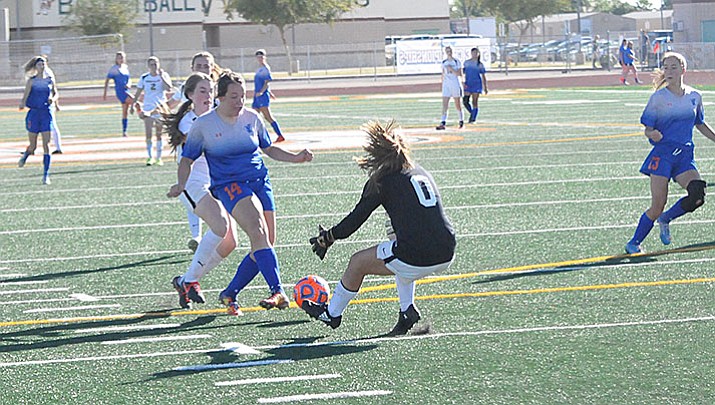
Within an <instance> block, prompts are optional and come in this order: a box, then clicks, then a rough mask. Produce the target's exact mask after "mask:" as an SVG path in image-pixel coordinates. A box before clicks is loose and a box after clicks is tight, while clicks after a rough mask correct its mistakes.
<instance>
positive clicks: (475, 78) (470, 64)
mask: <svg viewBox="0 0 715 405" xmlns="http://www.w3.org/2000/svg"><path fill="white" fill-rule="evenodd" d="M486 72H487V69H486V68H485V67H484V64H483V63H482V62H477V61H476V60H471V59H467V60H466V61H464V91H465V92H466V93H483V91H484V85H483V83H482V75H483V74H485V73H486Z"/></svg>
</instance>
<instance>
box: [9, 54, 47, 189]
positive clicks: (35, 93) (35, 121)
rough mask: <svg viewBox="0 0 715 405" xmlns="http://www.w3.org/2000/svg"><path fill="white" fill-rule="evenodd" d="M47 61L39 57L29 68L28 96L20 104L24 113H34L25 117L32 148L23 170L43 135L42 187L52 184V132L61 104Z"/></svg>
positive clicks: (33, 59)
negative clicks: (54, 114) (56, 107)
mask: <svg viewBox="0 0 715 405" xmlns="http://www.w3.org/2000/svg"><path fill="white" fill-rule="evenodd" d="M46 63H47V60H46V59H45V58H44V57H42V56H35V57H33V58H32V59H30V60H29V61H28V62H27V63H26V64H25V76H26V77H27V83H26V84H25V92H24V94H23V95H22V100H20V105H19V108H20V111H22V110H24V109H25V107H27V108H29V109H30V110H29V111H28V112H27V116H26V117H25V127H26V129H27V136H28V138H29V141H30V145H29V146H28V147H27V149H25V152H24V153H23V154H22V157H21V158H20V161H19V162H18V164H17V165H18V166H19V167H23V166H25V162H27V158H28V157H29V156H30V155H32V154H34V153H35V149H37V136H38V135H40V134H41V135H42V149H43V152H44V155H43V160H42V162H43V175H42V184H50V161H51V159H50V131H51V125H52V104H54V103H55V102H56V101H57V89H56V88H55V82H54V79H53V77H52V75H50V74H49V73H48V72H47V70H46V68H45V67H46Z"/></svg>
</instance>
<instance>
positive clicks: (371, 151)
mask: <svg viewBox="0 0 715 405" xmlns="http://www.w3.org/2000/svg"><path fill="white" fill-rule="evenodd" d="M361 129H362V130H363V131H365V133H366V134H367V145H365V146H364V149H365V152H367V154H366V155H365V156H362V157H358V158H355V161H356V162H357V164H358V166H359V167H360V168H361V169H363V170H365V171H366V172H367V174H368V176H370V180H368V183H369V184H370V186H371V187H378V188H379V182H380V179H382V177H383V176H385V175H386V174H389V173H394V172H401V171H402V170H407V169H411V168H412V167H414V164H413V162H412V158H411V157H410V148H409V147H408V145H407V142H405V139H404V138H403V137H402V136H401V135H400V133H399V126H398V124H397V122H396V121H395V120H394V119H393V120H390V121H388V122H387V124H386V125H382V123H380V122H379V121H369V122H367V123H366V124H364V125H363V126H362V128H361Z"/></svg>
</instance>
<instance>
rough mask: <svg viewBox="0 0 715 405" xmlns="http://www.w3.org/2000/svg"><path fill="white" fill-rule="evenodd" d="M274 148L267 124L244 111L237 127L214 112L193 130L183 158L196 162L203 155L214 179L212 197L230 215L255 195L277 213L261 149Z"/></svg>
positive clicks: (183, 152) (242, 110)
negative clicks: (234, 209)
mask: <svg viewBox="0 0 715 405" xmlns="http://www.w3.org/2000/svg"><path fill="white" fill-rule="evenodd" d="M269 146H271V138H270V137H269V135H268V131H266V127H265V125H264V124H263V120H262V119H261V118H260V116H259V115H258V113H257V112H256V111H254V110H251V109H247V108H243V109H241V112H240V113H239V115H238V117H237V119H236V122H235V123H234V124H229V123H226V122H225V121H224V120H223V119H221V117H220V116H219V115H218V113H217V112H216V110H212V111H210V112H208V113H206V114H204V115H202V116H201V117H199V118H197V119H196V121H194V123H193V125H192V126H191V130H190V131H189V136H188V138H187V140H186V144H185V145H184V149H183V151H182V153H181V156H183V157H187V158H189V159H192V160H196V159H198V158H199V156H201V154H202V153H203V154H204V155H205V156H206V161H207V163H208V167H209V174H210V177H211V193H212V194H213V195H214V196H215V197H216V198H218V199H219V200H220V201H221V202H222V203H223V205H224V207H226V210H227V211H228V212H233V208H234V207H235V206H236V203H238V201H239V200H241V199H242V198H244V197H247V196H250V195H252V194H255V195H256V196H257V197H258V198H259V199H260V201H261V203H262V204H263V210H264V211H274V210H275V203H274V200H273V188H272V186H271V182H270V180H269V178H268V168H267V167H266V165H265V164H264V162H263V158H262V157H261V153H260V152H259V151H258V149H259V148H267V147H269Z"/></svg>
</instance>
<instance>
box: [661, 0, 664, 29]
mask: <svg viewBox="0 0 715 405" xmlns="http://www.w3.org/2000/svg"><path fill="white" fill-rule="evenodd" d="M663 7H665V2H664V1H663V0H660V29H662V30H664V29H665V24H664V23H663Z"/></svg>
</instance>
